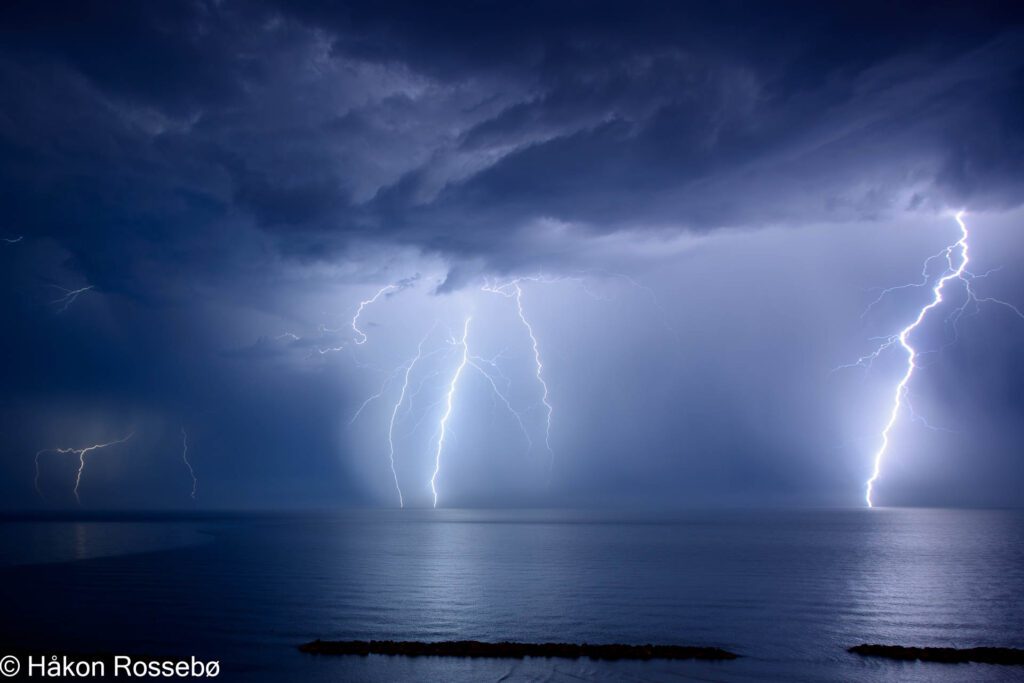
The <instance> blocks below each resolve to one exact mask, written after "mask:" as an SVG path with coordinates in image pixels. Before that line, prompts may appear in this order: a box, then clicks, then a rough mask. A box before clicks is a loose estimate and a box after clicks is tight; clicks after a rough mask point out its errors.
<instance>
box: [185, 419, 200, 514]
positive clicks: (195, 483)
mask: <svg viewBox="0 0 1024 683" xmlns="http://www.w3.org/2000/svg"><path fill="white" fill-rule="evenodd" d="M181 459H182V460H184V461H185V467H187V468H188V473H189V476H191V477H192V500H195V499H196V488H197V487H198V486H199V480H198V479H196V472H195V470H193V469H192V463H191V462H189V460H188V434H187V433H186V432H185V428H184V427H182V428H181Z"/></svg>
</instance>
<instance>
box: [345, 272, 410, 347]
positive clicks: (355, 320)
mask: <svg viewBox="0 0 1024 683" xmlns="http://www.w3.org/2000/svg"><path fill="white" fill-rule="evenodd" d="M397 289H399V287H398V285H386V286H384V287H381V288H380V289H379V290H378V291H377V293H376V294H374V295H373V296H372V297H370V298H369V299H367V300H366V301H360V302H359V308H357V309H356V313H355V315H353V316H352V330H353V331H354V332H355V333H356V339H355V343H356V344H360V345H362V344H365V343H366V339H367V337H366V334H365V333H364V332H363V331H362V330H361V329H359V316H361V315H362V314H363V309H364V308H366V307H367V306H369V305H370V304H372V303H374V302H376V301H377V299H379V298H381V297H382V296H384V295H385V294H388V293H389V292H394V291H396V290H397Z"/></svg>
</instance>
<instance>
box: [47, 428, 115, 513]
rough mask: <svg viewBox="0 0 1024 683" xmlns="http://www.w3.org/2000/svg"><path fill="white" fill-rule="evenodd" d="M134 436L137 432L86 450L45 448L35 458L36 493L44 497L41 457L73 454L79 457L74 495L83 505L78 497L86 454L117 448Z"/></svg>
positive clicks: (87, 447)
mask: <svg viewBox="0 0 1024 683" xmlns="http://www.w3.org/2000/svg"><path fill="white" fill-rule="evenodd" d="M133 436H135V432H131V433H130V434H128V436H126V437H124V438H122V439H117V440H116V441H108V442H107V443H100V444H94V445H92V446H86V447H84V448H44V449H42V450H39V451H36V457H35V463H36V477H35V487H36V493H38V494H39V496H40V497H42V495H43V492H42V490H41V489H40V487H39V477H40V471H39V456H41V455H42V454H43V453H59V454H61V455H67V454H71V453H73V454H75V455H77V456H78V468H77V469H76V470H75V486H74V489H73V493H74V494H75V501H76V502H78V503H79V504H81V502H82V499H81V498H79V496H78V488H79V485H80V484H81V483H82V472H83V471H84V470H85V456H86V454H87V453H91V452H92V451H96V450H101V449H103V448H108V447H110V446H116V445H118V444H122V443H124V442H125V441H128V440H129V439H131V438H132V437H133Z"/></svg>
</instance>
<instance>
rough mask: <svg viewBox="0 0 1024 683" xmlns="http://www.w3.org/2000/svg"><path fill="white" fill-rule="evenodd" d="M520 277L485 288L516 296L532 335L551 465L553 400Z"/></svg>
mask: <svg viewBox="0 0 1024 683" xmlns="http://www.w3.org/2000/svg"><path fill="white" fill-rule="evenodd" d="M519 282H520V280H519V279H516V280H512V281H511V282H508V283H506V284H503V285H499V286H494V285H485V286H484V288H483V290H484V291H485V292H492V293H495V294H501V295H502V296H505V297H508V298H514V299H515V300H516V312H517V313H518V314H519V320H520V321H521V322H522V323H523V327H525V328H526V332H527V334H528V335H529V336H530V344H531V346H532V348H533V362H534V375H535V376H536V377H537V382H538V383H539V384H540V387H541V403H543V404H544V409H545V411H546V412H547V420H546V426H545V429H544V446H545V447H546V448H547V450H548V456H549V458H550V460H549V466H554V461H555V452H554V450H553V449H552V448H551V413H552V407H551V401H550V394H549V392H548V383H547V382H546V381H545V380H544V363H543V361H542V360H541V357H540V345H539V344H538V343H537V335H535V334H534V332H533V326H532V325H531V324H530V321H529V320H528V319H527V317H526V312H525V311H524V310H523V288H522V287H520V286H519Z"/></svg>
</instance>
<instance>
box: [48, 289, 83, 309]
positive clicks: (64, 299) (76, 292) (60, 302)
mask: <svg viewBox="0 0 1024 683" xmlns="http://www.w3.org/2000/svg"><path fill="white" fill-rule="evenodd" d="M51 287H54V288H56V289H59V290H60V291H62V292H64V296H61V297H59V298H57V299H54V300H53V301H51V302H50V304H51V305H53V306H54V307H55V308H56V309H57V313H63V312H64V311H66V310H68V306H70V305H71V304H73V303H75V301H77V300H78V297H80V296H81V295H83V294H85V293H86V292H88V291H89V290H90V289H92V288H93V286H92V285H89V286H87V287H79V288H78V289H67V288H66V287H61V286H60V285H51Z"/></svg>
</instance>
